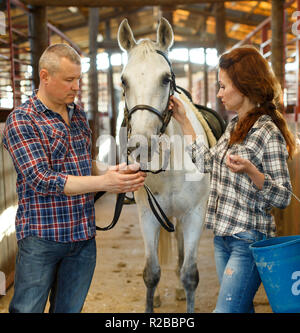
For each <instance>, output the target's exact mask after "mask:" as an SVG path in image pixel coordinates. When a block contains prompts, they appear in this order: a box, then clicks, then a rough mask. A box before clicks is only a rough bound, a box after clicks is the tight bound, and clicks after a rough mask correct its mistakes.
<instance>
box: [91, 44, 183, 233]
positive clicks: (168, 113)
mask: <svg viewBox="0 0 300 333" xmlns="http://www.w3.org/2000/svg"><path fill="white" fill-rule="evenodd" d="M156 52H157V53H158V54H159V55H161V56H162V57H163V58H164V59H165V60H166V61H167V63H168V65H169V67H170V72H171V79H170V90H169V97H168V101H167V105H166V107H165V110H164V111H163V112H162V113H161V112H160V111H159V110H157V109H156V108H154V107H153V106H150V105H144V104H139V105H135V106H134V107H133V108H131V109H130V110H128V107H127V103H126V98H125V110H124V120H123V123H124V124H125V125H126V127H127V140H128V137H129V136H130V132H131V127H130V118H131V116H132V114H133V113H134V112H135V111H137V110H147V111H149V112H152V113H154V114H155V115H157V116H158V117H159V119H160V120H161V122H162V127H161V129H160V133H159V135H160V136H161V135H162V134H163V133H164V132H165V130H166V128H167V126H168V124H169V122H170V120H171V117H172V110H169V109H168V108H169V102H170V97H171V96H172V95H174V91H176V92H178V93H179V94H180V93H181V92H180V91H178V90H177V86H176V81H175V74H174V72H173V69H172V65H171V63H170V61H169V59H168V58H167V56H166V54H165V53H164V52H162V51H160V50H156ZM166 162H168V159H167V158H166ZM127 164H128V161H127ZM165 164H167V163H165ZM166 167H167V165H164V166H163V167H162V168H161V169H159V170H157V171H151V170H143V169H141V171H143V172H151V173H153V174H158V173H160V172H162V171H165V170H166ZM144 188H145V190H146V193H147V197H148V202H149V205H150V208H151V210H152V212H153V214H154V216H155V217H156V219H157V220H158V222H159V223H160V225H161V226H162V227H163V228H164V229H166V230H167V231H169V232H174V231H175V227H174V225H173V223H172V222H170V220H169V219H168V217H167V216H166V214H165V213H164V211H163V209H162V208H161V207H160V205H159V203H158V201H157V200H156V199H155V196H154V195H153V193H152V192H151V190H150V188H149V187H148V186H147V185H146V184H145V185H144ZM105 193H106V192H103V191H102V192H97V193H96V195H95V197H94V202H96V201H97V200H98V199H99V198H100V197H101V196H102V195H103V194H105ZM125 194H126V193H118V195H117V202H116V207H115V212H114V217H113V220H112V222H111V223H110V224H109V225H108V226H107V227H104V228H101V227H98V226H96V230H101V231H107V230H110V229H112V228H113V227H114V226H115V225H116V223H117V222H118V219H119V217H120V214H121V211H122V208H123V205H124V199H125Z"/></svg>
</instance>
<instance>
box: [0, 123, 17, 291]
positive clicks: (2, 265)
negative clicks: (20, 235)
mask: <svg viewBox="0 0 300 333" xmlns="http://www.w3.org/2000/svg"><path fill="white" fill-rule="evenodd" d="M0 126H1V127H2V128H3V124H0ZM1 127H0V133H1ZM16 205H17V194H16V172H15V169H14V166H13V163H12V160H11V157H10V156H9V154H8V152H7V151H6V149H5V148H4V147H3V144H2V137H1V136H0V271H2V272H4V274H5V276H6V287H8V286H9V285H10V284H11V283H12V282H13V274H14V267H15V255H16V250H17V242H16V235H15V212H16V207H17V206H16Z"/></svg>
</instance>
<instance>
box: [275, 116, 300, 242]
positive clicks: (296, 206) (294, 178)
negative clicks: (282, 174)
mask: <svg viewBox="0 0 300 333" xmlns="http://www.w3.org/2000/svg"><path fill="white" fill-rule="evenodd" d="M288 124H289V128H290V129H291V130H292V132H293V133H294V134H295V137H297V138H299V139H300V123H299V122H298V124H297V123H295V122H294V121H290V122H288ZM299 139H298V145H297V151H296V154H295V155H294V157H293V159H292V160H289V161H288V166H289V171H290V177H291V183H292V186H293V192H294V193H295V195H296V196H297V197H298V198H300V144H299ZM274 216H275V220H276V225H277V231H278V236H289V235H300V203H299V202H298V201H297V200H296V199H295V198H294V197H292V200H291V203H290V205H289V206H288V207H287V208H286V209H283V210H281V209H274Z"/></svg>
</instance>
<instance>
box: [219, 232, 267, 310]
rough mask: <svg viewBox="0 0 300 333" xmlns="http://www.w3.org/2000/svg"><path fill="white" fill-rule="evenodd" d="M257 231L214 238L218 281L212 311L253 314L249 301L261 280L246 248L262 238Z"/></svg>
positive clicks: (251, 304) (251, 302)
mask: <svg viewBox="0 0 300 333" xmlns="http://www.w3.org/2000/svg"><path fill="white" fill-rule="evenodd" d="M265 238H266V236H265V235H264V234H262V233H261V232H259V231H256V230H251V231H243V232H239V233H237V234H234V235H232V236H225V237H221V236H215V238H214V247H215V262H216V268H217V275H218V279H219V282H220V291H219V296H218V301H217V305H216V308H215V310H214V312H221V313H253V312H254V306H253V298H254V296H255V294H256V292H257V289H258V288H259V286H260V283H261V280H260V277H259V273H258V271H257V268H256V265H255V261H254V258H253V256H252V252H251V250H250V249H249V246H250V245H251V244H252V243H254V242H255V241H259V240H262V239H265Z"/></svg>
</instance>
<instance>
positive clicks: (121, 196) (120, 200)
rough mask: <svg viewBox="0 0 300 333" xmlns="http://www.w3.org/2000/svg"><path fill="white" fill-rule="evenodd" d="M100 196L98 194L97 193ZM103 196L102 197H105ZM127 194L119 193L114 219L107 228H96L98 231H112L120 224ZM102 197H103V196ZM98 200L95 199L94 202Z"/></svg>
mask: <svg viewBox="0 0 300 333" xmlns="http://www.w3.org/2000/svg"><path fill="white" fill-rule="evenodd" d="M97 194H98V193H97ZM103 194H105V192H103ZM103 194H102V195H103ZM125 194H126V193H118V196H117V202H116V208H115V213H114V217H113V219H112V221H111V223H110V225H108V226H107V227H104V228H101V227H98V226H96V230H101V231H107V230H110V229H112V228H113V227H114V226H115V225H116V224H117V222H118V220H119V217H120V215H121V212H122V208H123V204H124V199H125ZM102 195H101V196H102ZM98 198H99V197H98ZM98 198H95V199H94V202H95V201H96V200H97V199H98Z"/></svg>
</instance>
